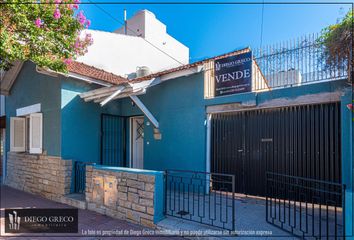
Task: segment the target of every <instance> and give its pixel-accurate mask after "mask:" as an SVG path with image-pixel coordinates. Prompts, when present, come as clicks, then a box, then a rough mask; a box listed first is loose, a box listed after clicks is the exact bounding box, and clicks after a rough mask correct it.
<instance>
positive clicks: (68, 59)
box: [63, 58, 73, 65]
mask: <svg viewBox="0 0 354 240" xmlns="http://www.w3.org/2000/svg"><path fill="white" fill-rule="evenodd" d="M72 61H73V60H72V58H65V59H64V61H63V62H64V64H65V65H68V64H70V63H72Z"/></svg>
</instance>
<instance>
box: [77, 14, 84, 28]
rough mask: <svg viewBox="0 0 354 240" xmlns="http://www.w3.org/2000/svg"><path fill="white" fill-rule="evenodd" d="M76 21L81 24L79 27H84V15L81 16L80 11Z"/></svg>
mask: <svg viewBox="0 0 354 240" xmlns="http://www.w3.org/2000/svg"><path fill="white" fill-rule="evenodd" d="M77 21H78V22H79V23H80V24H81V25H84V24H85V22H86V17H85V15H84V14H83V12H82V11H80V12H79V13H78V14H77Z"/></svg>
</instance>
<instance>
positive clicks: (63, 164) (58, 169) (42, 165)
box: [5, 152, 72, 201]
mask: <svg viewBox="0 0 354 240" xmlns="http://www.w3.org/2000/svg"><path fill="white" fill-rule="evenodd" d="M71 172H72V162H71V160H62V159H61V158H60V157H53V156H46V155H35V154H28V153H13V152H9V153H8V155H7V177H6V180H5V184H6V185H8V186H10V187H13V188H16V189H19V190H22V191H25V192H29V193H33V194H37V195H40V196H43V197H45V198H48V199H51V200H55V201H60V198H61V196H63V195H65V194H68V193H69V192H70V184H71Z"/></svg>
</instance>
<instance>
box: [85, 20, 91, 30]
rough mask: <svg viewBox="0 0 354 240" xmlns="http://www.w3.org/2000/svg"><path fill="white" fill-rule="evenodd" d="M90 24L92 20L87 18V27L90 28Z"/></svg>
mask: <svg viewBox="0 0 354 240" xmlns="http://www.w3.org/2000/svg"><path fill="white" fill-rule="evenodd" d="M90 25H91V20H89V19H87V21H86V28H89V27H90Z"/></svg>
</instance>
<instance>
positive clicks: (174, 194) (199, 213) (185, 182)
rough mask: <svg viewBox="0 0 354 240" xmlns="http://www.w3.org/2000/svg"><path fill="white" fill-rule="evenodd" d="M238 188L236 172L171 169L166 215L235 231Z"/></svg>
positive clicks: (166, 177) (166, 194)
mask: <svg viewBox="0 0 354 240" xmlns="http://www.w3.org/2000/svg"><path fill="white" fill-rule="evenodd" d="M234 188H235V177H234V176H233V175H229V174H217V173H205V172H193V171H180V170H167V171H166V172H165V209H164V212H165V215H169V216H173V217H177V218H182V219H185V220H189V221H194V222H199V223H202V224H207V225H211V226H215V227H220V228H223V229H228V230H231V231H233V230H235V201H234V191H232V190H233V189H234ZM230 189H231V192H229V191H230Z"/></svg>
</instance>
